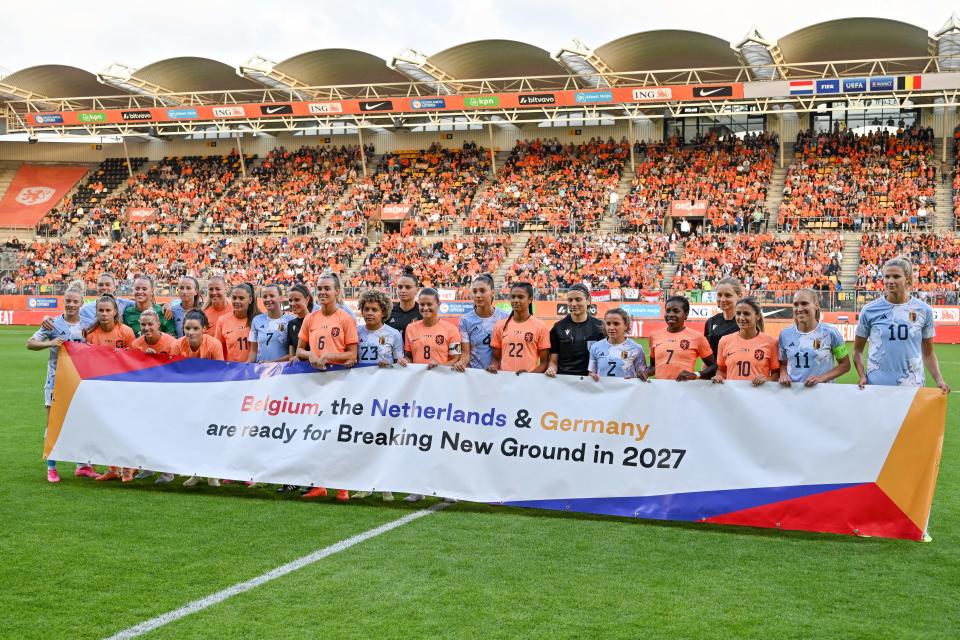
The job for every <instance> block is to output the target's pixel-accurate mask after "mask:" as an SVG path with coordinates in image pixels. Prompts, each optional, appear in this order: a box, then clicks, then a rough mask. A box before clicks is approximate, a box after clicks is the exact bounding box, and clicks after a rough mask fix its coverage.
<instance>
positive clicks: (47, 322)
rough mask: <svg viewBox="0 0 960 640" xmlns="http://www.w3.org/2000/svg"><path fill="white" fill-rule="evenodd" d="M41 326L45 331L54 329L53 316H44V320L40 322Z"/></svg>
mask: <svg viewBox="0 0 960 640" xmlns="http://www.w3.org/2000/svg"><path fill="white" fill-rule="evenodd" d="M40 327H41V328H42V329H44V330H45V331H52V330H53V316H43V322H41V323H40Z"/></svg>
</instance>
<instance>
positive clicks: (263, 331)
mask: <svg viewBox="0 0 960 640" xmlns="http://www.w3.org/2000/svg"><path fill="white" fill-rule="evenodd" d="M282 299H283V287H281V286H280V285H278V284H268V285H266V286H265V287H263V288H262V289H260V300H262V301H263V308H264V309H265V312H264V313H261V314H259V315H257V316H255V317H254V318H253V323H252V325H251V327H250V362H286V361H287V360H289V359H290V349H289V345H288V343H287V324H289V322H290V321H291V320H293V318H294V315H293V314H292V313H284V312H283V307H282V306H281V303H282Z"/></svg>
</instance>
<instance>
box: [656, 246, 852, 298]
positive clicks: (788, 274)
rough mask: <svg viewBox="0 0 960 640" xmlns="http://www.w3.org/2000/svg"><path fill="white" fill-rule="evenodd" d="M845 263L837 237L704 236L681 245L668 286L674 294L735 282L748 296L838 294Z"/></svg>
mask: <svg viewBox="0 0 960 640" xmlns="http://www.w3.org/2000/svg"><path fill="white" fill-rule="evenodd" d="M842 264H843V237H842V236H841V235H840V234H839V233H835V232H826V233H795V234H792V235H789V236H783V237H777V236H774V235H772V234H769V233H761V234H751V235H745V234H739V235H736V234H734V235H723V234H703V235H698V236H694V237H691V238H690V239H688V240H687V242H686V244H685V245H684V253H683V259H682V260H681V261H680V265H679V266H678V267H677V272H676V274H675V275H674V277H673V281H672V284H671V287H672V288H673V289H674V290H677V291H692V290H696V289H705V288H707V289H708V288H709V286H708V285H705V283H712V282H716V281H717V280H719V279H721V278H724V277H726V276H733V277H735V278H738V279H739V280H740V281H741V282H743V285H744V287H745V288H746V289H748V290H750V291H794V290H796V289H801V288H804V287H809V288H812V289H816V290H818V291H836V290H837V289H838V287H839V278H840V269H841V265H842Z"/></svg>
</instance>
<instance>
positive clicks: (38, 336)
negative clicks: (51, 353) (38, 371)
mask: <svg viewBox="0 0 960 640" xmlns="http://www.w3.org/2000/svg"><path fill="white" fill-rule="evenodd" d="M47 336H49V334H48V333H47V332H46V331H44V330H43V329H41V330H40V331H37V332H36V333H35V334H33V336H32V337H31V338H30V339H29V340H27V349H29V350H30V351H40V350H42V349H51V348H59V347H60V345H62V344H63V338H48V337H47Z"/></svg>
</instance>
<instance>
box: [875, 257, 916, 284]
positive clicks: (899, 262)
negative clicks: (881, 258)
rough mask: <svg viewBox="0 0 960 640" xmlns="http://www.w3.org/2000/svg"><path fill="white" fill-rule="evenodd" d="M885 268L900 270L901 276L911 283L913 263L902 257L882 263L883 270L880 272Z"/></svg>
mask: <svg viewBox="0 0 960 640" xmlns="http://www.w3.org/2000/svg"><path fill="white" fill-rule="evenodd" d="M887 267H898V268H900V269H902V270H903V275H904V276H906V278H907V280H909V281H910V282H913V263H912V262H910V261H909V260H907V259H906V258H904V257H902V256H898V257H896V258H890V259H889V260H887V261H886V262H884V263H883V268H882V269H881V270H880V271H881V272H882V271H884V270H885V269H886V268H887Z"/></svg>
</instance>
